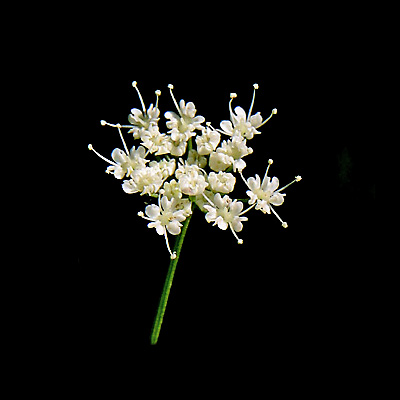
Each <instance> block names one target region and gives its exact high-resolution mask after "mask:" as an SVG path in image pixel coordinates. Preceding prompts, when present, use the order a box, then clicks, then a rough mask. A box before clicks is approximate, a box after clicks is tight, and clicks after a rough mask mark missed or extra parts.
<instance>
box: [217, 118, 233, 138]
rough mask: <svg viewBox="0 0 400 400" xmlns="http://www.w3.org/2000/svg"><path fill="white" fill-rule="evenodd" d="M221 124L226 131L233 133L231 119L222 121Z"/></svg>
mask: <svg viewBox="0 0 400 400" xmlns="http://www.w3.org/2000/svg"><path fill="white" fill-rule="evenodd" d="M219 125H220V127H221V129H222V130H223V131H224V132H226V133H228V134H229V135H233V126H232V122H231V121H221V123H220V124H219Z"/></svg>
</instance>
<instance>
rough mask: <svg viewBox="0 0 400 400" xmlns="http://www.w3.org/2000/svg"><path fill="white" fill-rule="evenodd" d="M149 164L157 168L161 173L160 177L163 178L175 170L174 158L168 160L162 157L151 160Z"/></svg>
mask: <svg viewBox="0 0 400 400" xmlns="http://www.w3.org/2000/svg"><path fill="white" fill-rule="evenodd" d="M149 166H150V167H152V168H155V169H156V170H159V171H160V173H161V177H162V178H163V179H167V178H168V177H169V176H171V175H173V173H174V172H175V169H176V161H175V159H174V158H173V159H171V160H169V161H168V160H166V159H165V158H163V159H162V160H160V161H151V162H150V164H149Z"/></svg>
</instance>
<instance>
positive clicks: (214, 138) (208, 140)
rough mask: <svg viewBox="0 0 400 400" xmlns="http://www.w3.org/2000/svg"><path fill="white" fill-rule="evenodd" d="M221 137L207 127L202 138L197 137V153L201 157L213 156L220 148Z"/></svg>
mask: <svg viewBox="0 0 400 400" xmlns="http://www.w3.org/2000/svg"><path fill="white" fill-rule="evenodd" d="M220 140H221V135H220V133H219V132H217V131H216V130H214V129H211V128H210V127H209V126H207V128H206V130H205V131H203V134H202V135H201V136H196V145H197V151H198V153H199V154H200V155H204V156H205V155H208V154H211V153H212V152H213V151H214V150H215V149H216V148H217V146H218V144H219V142H220Z"/></svg>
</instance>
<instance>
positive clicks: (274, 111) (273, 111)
mask: <svg viewBox="0 0 400 400" xmlns="http://www.w3.org/2000/svg"><path fill="white" fill-rule="evenodd" d="M277 112H278V110H277V109H276V108H274V109H273V110H272V112H271V115H270V116H269V117H268V118H267V119H266V120H265V121H264V122H263V123H262V124H261V125H260V126H259V128H261V127H262V126H263V125H264V124H266V123H267V122H268V121H269V120H270V119H271V118H272V116H273V115H274V114H276V113H277Z"/></svg>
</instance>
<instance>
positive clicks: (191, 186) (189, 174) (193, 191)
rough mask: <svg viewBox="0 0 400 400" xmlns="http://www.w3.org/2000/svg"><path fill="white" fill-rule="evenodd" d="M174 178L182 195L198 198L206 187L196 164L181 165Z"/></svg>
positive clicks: (206, 184)
mask: <svg viewBox="0 0 400 400" xmlns="http://www.w3.org/2000/svg"><path fill="white" fill-rule="evenodd" d="M175 176H176V178H177V179H178V181H179V187H180V189H181V191H182V193H184V194H187V195H188V196H198V195H201V194H202V193H203V192H204V189H205V188H206V187H207V186H208V183H207V182H206V179H205V177H204V175H203V172H202V170H201V168H199V167H198V166H197V165H196V164H192V165H189V164H187V163H186V164H183V163H181V165H180V166H179V168H178V169H177V170H176V172H175Z"/></svg>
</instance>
